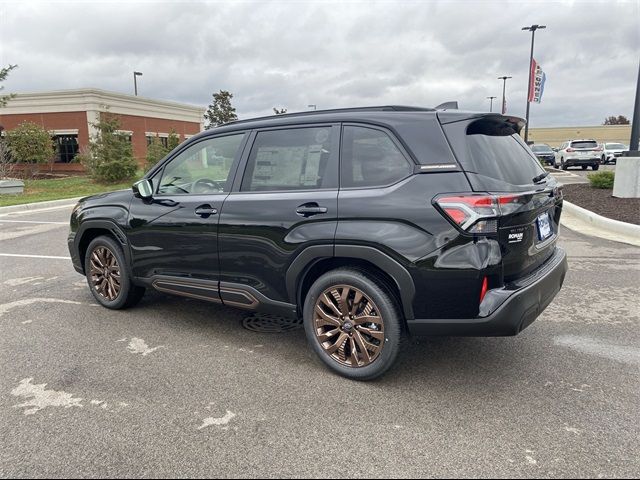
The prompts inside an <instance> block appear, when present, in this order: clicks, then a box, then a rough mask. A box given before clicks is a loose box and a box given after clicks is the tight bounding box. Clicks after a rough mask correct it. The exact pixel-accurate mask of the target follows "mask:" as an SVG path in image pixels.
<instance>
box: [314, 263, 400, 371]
mask: <svg viewBox="0 0 640 480" xmlns="http://www.w3.org/2000/svg"><path fill="white" fill-rule="evenodd" d="M303 317H304V328H305V332H306V335H307V340H308V341H309V343H310V344H311V347H312V348H313V350H314V351H315V352H316V354H317V355H318V356H319V357H320V359H321V360H322V362H324V364H325V365H327V366H328V367H329V368H330V369H331V370H333V371H334V372H336V373H338V374H340V375H342V376H344V377H347V378H350V379H353V380H372V379H374V378H377V377H380V376H381V375H383V374H384V373H385V372H386V371H387V370H388V369H389V368H390V367H391V366H392V365H393V363H394V362H395V359H396V357H397V355H398V351H399V349H400V338H401V334H402V327H401V324H402V314H401V313H400V308H399V306H398V304H397V301H396V300H395V299H394V297H393V295H392V294H391V293H390V291H389V289H388V288H387V286H386V285H385V284H384V283H383V282H382V281H380V280H379V279H378V278H377V277H376V276H374V275H371V274H369V273H368V272H366V271H364V270H360V269H352V268H341V269H337V270H332V271H330V272H327V273H325V274H324V275H322V276H321V277H320V278H318V280H316V281H315V283H314V284H313V285H312V286H311V288H310V289H309V292H308V294H307V297H306V299H305V303H304V311H303Z"/></svg>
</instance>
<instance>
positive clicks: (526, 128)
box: [522, 25, 547, 143]
mask: <svg viewBox="0 0 640 480" xmlns="http://www.w3.org/2000/svg"><path fill="white" fill-rule="evenodd" d="M543 28H547V26H546V25H531V26H530V27H522V30H527V31H530V32H531V55H530V56H529V88H527V115H526V119H525V120H526V121H527V123H525V124H524V143H527V141H528V140H529V103H530V102H529V92H531V80H532V78H531V77H532V76H533V75H531V68H532V67H533V42H534V41H535V38H536V30H539V29H540V30H541V29H543Z"/></svg>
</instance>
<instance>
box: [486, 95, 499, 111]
mask: <svg viewBox="0 0 640 480" xmlns="http://www.w3.org/2000/svg"><path fill="white" fill-rule="evenodd" d="M487 98H488V99H489V102H490V103H489V112H493V99H494V98H497V97H487Z"/></svg>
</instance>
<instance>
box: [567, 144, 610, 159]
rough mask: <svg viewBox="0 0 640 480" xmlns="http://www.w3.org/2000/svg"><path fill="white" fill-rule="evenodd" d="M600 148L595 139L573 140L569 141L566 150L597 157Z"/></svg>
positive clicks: (579, 154)
mask: <svg viewBox="0 0 640 480" xmlns="http://www.w3.org/2000/svg"><path fill="white" fill-rule="evenodd" d="M601 151H602V148H601V147H600V146H599V145H598V143H597V142H596V141H595V140H575V141H573V142H571V145H569V148H567V152H575V153H577V154H578V156H585V157H597V156H598V154H599V153H600V152H601Z"/></svg>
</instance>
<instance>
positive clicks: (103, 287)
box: [84, 236, 145, 310]
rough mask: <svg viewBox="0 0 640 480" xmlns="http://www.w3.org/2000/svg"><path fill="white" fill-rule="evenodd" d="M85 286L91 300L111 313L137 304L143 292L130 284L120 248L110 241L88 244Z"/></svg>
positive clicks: (97, 241) (106, 238)
mask: <svg viewBox="0 0 640 480" xmlns="http://www.w3.org/2000/svg"><path fill="white" fill-rule="evenodd" d="M84 268H85V273H86V276H87V283H88V284H89V288H90V289H91V293H92V294H93V296H94V298H95V299H96V300H97V301H98V302H99V303H100V304H101V305H102V306H103V307H107V308H111V309H114V310H119V309H123V308H127V307H131V306H133V305H135V304H136V303H138V302H139V301H140V299H141V298H142V296H143V295H144V291H145V289H144V288H143V287H138V286H136V285H134V284H133V283H132V282H131V276H130V275H129V273H128V270H127V267H126V259H125V256H124V253H123V251H122V247H120V245H119V244H118V243H116V241H115V240H113V239H112V238H111V237H107V236H102V237H97V238H95V239H93V240H92V241H91V243H90V244H89V247H88V248H87V253H86V255H85V259H84Z"/></svg>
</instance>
